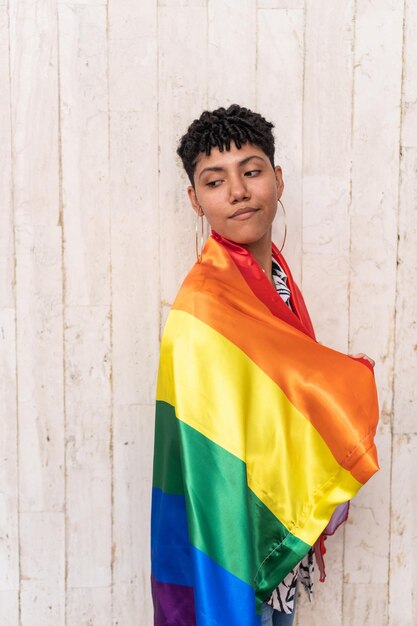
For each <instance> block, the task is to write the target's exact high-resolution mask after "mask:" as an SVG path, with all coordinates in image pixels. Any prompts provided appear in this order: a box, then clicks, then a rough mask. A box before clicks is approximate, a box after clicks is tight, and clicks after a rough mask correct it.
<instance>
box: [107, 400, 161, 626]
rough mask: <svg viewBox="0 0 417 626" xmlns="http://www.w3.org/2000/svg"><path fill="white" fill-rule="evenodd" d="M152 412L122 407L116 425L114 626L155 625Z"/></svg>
mask: <svg viewBox="0 0 417 626" xmlns="http://www.w3.org/2000/svg"><path fill="white" fill-rule="evenodd" d="M154 412H155V407H154V405H151V406H148V407H145V406H123V407H119V408H118V410H117V419H116V420H115V433H114V440H115V448H114V465H115V486H116V487H117V488H116V489H115V500H114V511H115V527H116V529H118V533H116V535H115V540H116V562H115V571H116V585H115V614H114V617H113V624H114V625H117V624H118V625H120V626H137V625H138V624H152V620H153V610H152V601H151V591H150V568H149V563H150V547H149V546H150V539H149V537H150V499H151V498H150V496H151V480H152V456H153V416H154ZM150 426H152V427H150Z"/></svg>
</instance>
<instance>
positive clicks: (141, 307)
mask: <svg viewBox="0 0 417 626" xmlns="http://www.w3.org/2000/svg"><path fill="white" fill-rule="evenodd" d="M0 32H1V38H0V85H1V90H0V424H1V433H0V624H1V626H3V625H4V626H15V625H16V626H17V625H20V624H22V625H24V626H61V625H62V626H64V625H65V626H84V625H85V626H87V625H94V626H117V625H119V626H150V625H151V624H152V617H151V614H152V612H151V602H150V595H149V570H148V567H149V563H148V561H149V557H148V553H149V548H148V545H149V499H150V478H151V460H152V441H153V402H154V390H155V377H156V368H157V359H158V342H159V336H160V332H161V328H162V326H163V322H164V320H165V319H166V315H167V312H168V310H169V306H170V303H171V302H172V300H173V298H174V296H175V293H176V291H177V288H178V286H179V284H180V282H181V280H182V278H183V277H184V275H185V273H186V271H187V270H188V268H189V267H190V266H191V264H192V263H193V261H194V220H193V214H192V212H191V209H190V208H189V205H188V200H187V197H186V194H185V187H186V184H187V180H186V177H185V174H184V173H183V172H182V171H181V168H180V164H179V162H178V159H177V158H176V155H175V148H176V144H177V141H178V139H179V137H180V136H181V134H182V133H183V132H185V130H186V128H187V126H188V124H189V123H191V121H192V120H193V119H194V117H196V116H197V115H199V114H200V113H201V112H202V110H203V109H205V108H209V109H212V108H215V107H217V106H221V105H225V106H227V105H228V104H230V103H232V102H238V103H240V104H242V105H245V106H249V107H251V108H254V109H255V110H258V111H259V112H261V113H262V114H263V115H265V116H266V117H267V118H268V119H271V120H272V121H273V122H274V123H275V125H276V137H277V162H278V163H280V164H281V165H282V167H283V171H284V179H285V183H286V189H285V192H284V196H283V201H284V204H285V207H286V211H287V215H288V222H289V235H288V240H287V244H286V247H285V253H286V256H287V258H288V260H289V261H290V264H291V266H292V267H293V270H294V274H295V276H296V277H297V279H298V280H299V281H300V283H301V285H302V288H303V291H304V294H305V297H306V299H307V302H308V304H309V306H310V309H311V314H312V317H313V320H314V322H315V326H316V330H317V334H318V337H319V339H320V340H321V341H323V342H325V343H328V344H329V345H331V346H333V347H335V348H337V349H340V350H344V351H349V352H358V351H364V352H367V353H368V354H369V355H371V356H372V357H373V358H374V359H375V360H376V361H377V365H376V377H377V381H378V387H379V393H380V406H381V426H380V429H379V433H378V447H379V452H380V462H381V468H382V469H381V471H380V472H379V474H378V475H377V476H376V477H375V478H374V479H372V481H370V483H369V484H368V485H367V486H366V487H365V488H364V489H363V490H362V492H361V493H360V495H359V496H358V497H357V498H356V500H355V503H354V505H353V506H352V513H351V520H350V521H349V522H348V524H347V525H346V527H345V529H344V530H343V531H342V532H339V534H338V536H336V537H334V538H331V539H329V540H328V542H327V546H328V558H327V570H328V581H327V582H326V583H325V584H324V585H321V584H320V583H317V585H316V595H315V600H314V604H313V605H312V606H311V605H308V603H307V602H306V601H305V598H304V597H302V599H301V602H300V609H299V614H298V624H300V625H301V624H303V626H304V625H306V624H308V625H312V626H316V625H317V626H318V625H319V624H320V625H322V624H326V625H327V624H329V625H330V626H350V624H355V625H358V626H360V625H362V624H363V625H365V624H366V625H367V626H373V625H375V626H385V625H387V626H388V625H389V626H400V625H401V626H407V625H410V626H411V625H414V624H415V623H416V622H417V599H416V598H417V594H416V592H415V588H416V585H417V568H416V565H415V562H416V554H417V545H416V536H417V515H416V505H415V503H416V500H417V486H416V485H417V483H416V480H415V473H416V470H417V457H416V452H417V429H416V426H415V412H416V406H417V384H416V382H415V376H416V374H415V371H416V365H417V362H416V361H417V297H416V293H415V290H416V287H415V284H416V282H417V247H416V239H417V219H416V218H417V210H416V206H417V104H416V103H417V69H416V68H417V43H416V42H417V3H416V2H415V1H414V0H405V1H404V0H378V2H375V1H373V0H327V1H326V0H306V1H305V2H304V1H303V0H258V2H256V1H255V0H188V1H187V0H159V2H158V3H157V2H156V0H114V1H112V2H108V3H106V1H105V0H84V1H82V2H77V1H71V0H67V1H65V2H58V3H56V2H53V1H52V0H49V1H47V0H19V1H18V0H9V1H8V2H7V0H0ZM275 236H276V239H277V240H279V238H280V232H279V229H278V227H277V230H276V232H275Z"/></svg>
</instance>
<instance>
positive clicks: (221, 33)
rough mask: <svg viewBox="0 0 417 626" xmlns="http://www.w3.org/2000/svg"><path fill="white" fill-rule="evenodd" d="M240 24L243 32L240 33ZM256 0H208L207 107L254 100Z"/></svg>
mask: <svg viewBox="0 0 417 626" xmlns="http://www.w3.org/2000/svg"><path fill="white" fill-rule="evenodd" d="M242 24H245V31H244V32H245V34H244V36H242ZM255 72H256V0H240V2H234V0H227V1H226V2H225V0H210V1H209V3H208V59H207V76H208V81H207V89H208V107H209V109H210V110H213V109H216V108H217V107H220V106H224V107H227V106H228V105H230V104H232V103H237V104H240V105H241V106H246V107H249V108H254V107H255V100H256V93H255V91H256V78H255Z"/></svg>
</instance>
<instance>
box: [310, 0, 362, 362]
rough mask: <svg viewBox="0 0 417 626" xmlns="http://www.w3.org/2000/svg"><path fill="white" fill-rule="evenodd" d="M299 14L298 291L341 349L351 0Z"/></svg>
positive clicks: (322, 331)
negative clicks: (302, 59) (302, 60)
mask: <svg viewBox="0 0 417 626" xmlns="http://www.w3.org/2000/svg"><path fill="white" fill-rule="evenodd" d="M306 18H307V23H306V68H305V84H304V119H303V128H304V133H303V136H304V140H303V146H304V148H303V184H302V186H303V293H304V296H305V297H306V299H307V301H308V302H309V303H310V302H311V306H310V309H311V315H312V319H313V320H314V323H315V326H316V330H317V336H318V338H319V340H320V341H323V343H325V344H326V345H331V346H332V347H334V348H336V349H339V350H341V351H343V352H347V347H348V345H347V342H348V278H349V216H348V202H349V193H350V165H351V164H350V144H351V117H352V108H351V102H352V72H353V59H352V45H353V41H352V38H353V2H346V1H345V0H339V1H337V2H333V3H332V6H331V8H330V7H329V3H328V2H325V1H323V2H321V1H320V2H315V3H312V4H310V5H309V6H308V9H307V16H306ZM318 286H320V287H319V291H320V293H321V294H322V295H323V297H320V298H319V297H317V290H318ZM323 300H324V301H325V302H326V303H327V305H326V306H325V307H323Z"/></svg>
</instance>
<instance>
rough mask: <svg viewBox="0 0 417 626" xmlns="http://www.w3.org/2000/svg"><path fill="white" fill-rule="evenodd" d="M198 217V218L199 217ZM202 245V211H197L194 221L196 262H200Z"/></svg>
mask: <svg viewBox="0 0 417 626" xmlns="http://www.w3.org/2000/svg"><path fill="white" fill-rule="evenodd" d="M199 218H200V219H199ZM203 246H204V213H197V220H196V223H195V255H196V257H197V263H201V260H202V258H203V257H202V252H203Z"/></svg>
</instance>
